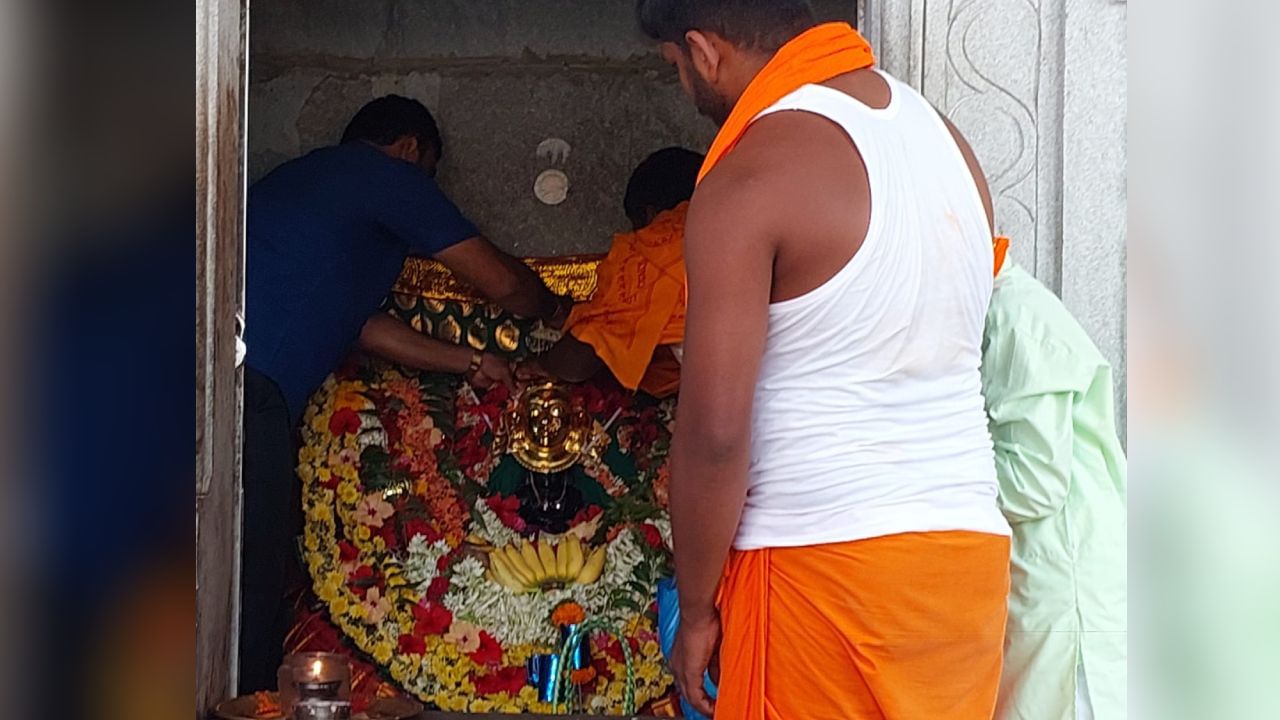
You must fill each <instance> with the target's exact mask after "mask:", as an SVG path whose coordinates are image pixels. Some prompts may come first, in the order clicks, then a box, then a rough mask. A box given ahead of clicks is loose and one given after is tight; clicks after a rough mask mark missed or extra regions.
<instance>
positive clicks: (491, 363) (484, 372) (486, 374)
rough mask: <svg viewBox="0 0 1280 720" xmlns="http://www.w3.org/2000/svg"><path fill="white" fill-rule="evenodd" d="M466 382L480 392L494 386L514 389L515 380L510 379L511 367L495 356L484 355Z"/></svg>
mask: <svg viewBox="0 0 1280 720" xmlns="http://www.w3.org/2000/svg"><path fill="white" fill-rule="evenodd" d="M467 380H468V381H469V382H470V383H471V384H472V385H474V386H475V387H478V388H480V389H481V390H488V389H489V388H491V387H493V386H494V385H498V384H502V385H506V386H507V389H508V390H512V391H514V390H515V389H516V383H515V380H513V379H512V377H511V365H510V364H508V363H507V361H506V360H503V359H502V358H499V357H498V356H496V355H490V354H489V353H485V354H484V358H483V359H482V360H481V361H480V367H479V368H477V369H476V371H475V372H473V373H471V374H470V375H468V376H467Z"/></svg>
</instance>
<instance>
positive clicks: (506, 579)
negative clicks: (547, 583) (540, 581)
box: [489, 552, 527, 592]
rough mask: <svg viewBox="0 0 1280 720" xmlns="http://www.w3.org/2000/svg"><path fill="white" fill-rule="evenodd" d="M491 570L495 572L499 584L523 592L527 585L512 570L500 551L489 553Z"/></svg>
mask: <svg viewBox="0 0 1280 720" xmlns="http://www.w3.org/2000/svg"><path fill="white" fill-rule="evenodd" d="M489 571H490V572H492V573H493V575H494V579H495V580H497V581H498V584H500V585H502V586H503V587H506V588H507V589H509V590H513V591H515V592H523V591H524V590H525V589H526V588H527V586H526V585H525V584H524V583H523V582H521V581H520V580H519V578H517V577H516V576H515V574H514V573H512V572H511V568H510V567H509V566H508V565H507V561H506V558H504V557H503V556H502V553H500V552H493V553H491V554H490V555H489Z"/></svg>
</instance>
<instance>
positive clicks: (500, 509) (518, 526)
mask: <svg viewBox="0 0 1280 720" xmlns="http://www.w3.org/2000/svg"><path fill="white" fill-rule="evenodd" d="M484 502H485V504H486V505H488V506H489V509H490V510H492V511H493V514H494V515H497V516H498V519H499V520H501V521H502V524H503V525H506V526H507V527H509V528H511V529H512V530H515V531H516V532H524V518H522V517H520V500H519V499H518V498H517V497H516V496H514V495H512V496H511V497H508V498H504V497H502V496H501V495H490V496H489V497H488V498H486V499H485V501H484Z"/></svg>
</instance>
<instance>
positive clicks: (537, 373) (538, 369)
mask: <svg viewBox="0 0 1280 720" xmlns="http://www.w3.org/2000/svg"><path fill="white" fill-rule="evenodd" d="M515 376H516V382H518V383H520V384H522V385H523V384H525V383H531V382H538V381H541V380H546V379H548V378H550V377H551V375H550V374H549V373H548V372H547V371H546V369H545V368H543V367H542V363H540V362H538V360H537V359H536V358H527V359H525V360H521V361H520V362H518V363H516V369H515Z"/></svg>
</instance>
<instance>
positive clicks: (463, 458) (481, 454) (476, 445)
mask: <svg viewBox="0 0 1280 720" xmlns="http://www.w3.org/2000/svg"><path fill="white" fill-rule="evenodd" d="M454 452H455V453H456V454H457V456H458V464H459V465H461V466H462V468H463V469H464V470H470V469H471V468H473V467H475V466H476V465H479V464H480V463H482V462H484V461H485V460H486V459H488V457H489V448H487V447H485V445H484V429H483V428H481V427H479V426H476V427H474V428H472V429H471V430H470V431H469V432H468V433H467V434H466V435H464V436H462V437H461V438H459V439H458V440H457V442H456V443H455V444H454Z"/></svg>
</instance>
